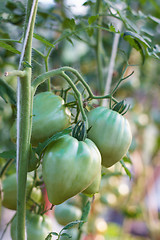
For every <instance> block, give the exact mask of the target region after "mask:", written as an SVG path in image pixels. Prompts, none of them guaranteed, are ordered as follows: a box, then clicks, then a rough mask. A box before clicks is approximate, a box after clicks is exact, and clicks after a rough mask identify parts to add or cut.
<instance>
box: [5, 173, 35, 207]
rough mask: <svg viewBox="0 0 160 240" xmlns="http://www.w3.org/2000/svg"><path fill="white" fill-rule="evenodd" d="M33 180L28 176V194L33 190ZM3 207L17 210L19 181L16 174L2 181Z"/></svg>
mask: <svg viewBox="0 0 160 240" xmlns="http://www.w3.org/2000/svg"><path fill="white" fill-rule="evenodd" d="M32 185H33V178H32V177H31V176H30V175H28V176H27V193H29V191H30V190H31V188H32ZM2 205H3V206H4V207H6V208H8V209H12V210H16V209H17V179H16V173H14V174H12V175H9V176H7V177H6V178H5V179H4V180H3V181H2Z"/></svg>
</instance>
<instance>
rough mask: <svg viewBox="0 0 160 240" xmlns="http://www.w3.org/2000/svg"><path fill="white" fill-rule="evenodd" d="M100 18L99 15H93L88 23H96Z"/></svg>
mask: <svg viewBox="0 0 160 240" xmlns="http://www.w3.org/2000/svg"><path fill="white" fill-rule="evenodd" d="M97 18H98V15H95V16H91V17H89V18H88V23H89V24H90V25H91V24H92V23H94V22H95V21H96V20H97Z"/></svg>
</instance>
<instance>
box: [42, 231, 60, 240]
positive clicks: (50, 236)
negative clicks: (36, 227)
mask: <svg viewBox="0 0 160 240" xmlns="http://www.w3.org/2000/svg"><path fill="white" fill-rule="evenodd" d="M52 236H58V233H56V232H50V233H49V234H48V236H47V237H46V238H45V240H51V239H52Z"/></svg>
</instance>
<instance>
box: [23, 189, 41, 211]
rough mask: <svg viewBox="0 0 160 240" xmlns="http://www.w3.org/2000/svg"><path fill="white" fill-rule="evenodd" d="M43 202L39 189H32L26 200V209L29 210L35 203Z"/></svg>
mask: <svg viewBox="0 0 160 240" xmlns="http://www.w3.org/2000/svg"><path fill="white" fill-rule="evenodd" d="M42 202H43V197H42V191H41V189H40V187H33V188H32V191H31V194H30V196H29V197H28V198H27V209H29V208H31V207H32V206H33V205H34V204H35V203H36V204H41V203H42Z"/></svg>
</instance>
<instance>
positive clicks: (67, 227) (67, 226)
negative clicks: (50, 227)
mask: <svg viewBox="0 0 160 240" xmlns="http://www.w3.org/2000/svg"><path fill="white" fill-rule="evenodd" d="M81 223H82V224H83V223H84V221H82V220H76V221H73V222H70V223H68V224H67V225H66V226H64V228H63V229H62V230H61V232H62V231H63V230H66V229H69V228H72V227H74V226H75V225H77V224H81Z"/></svg>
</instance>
